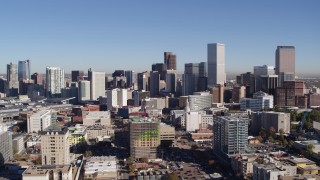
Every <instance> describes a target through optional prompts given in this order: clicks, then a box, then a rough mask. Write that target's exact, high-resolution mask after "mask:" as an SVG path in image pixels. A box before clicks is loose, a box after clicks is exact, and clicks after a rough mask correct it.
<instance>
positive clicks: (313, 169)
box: [288, 157, 320, 175]
mask: <svg viewBox="0 0 320 180" xmlns="http://www.w3.org/2000/svg"><path fill="white" fill-rule="evenodd" d="M288 162H289V163H290V164H291V165H293V166H296V167H297V168H298V171H297V172H298V174H302V175H305V174H319V170H320V167H319V166H317V165H316V163H315V162H314V161H311V160H309V159H307V158H295V157H292V158H290V159H288Z"/></svg>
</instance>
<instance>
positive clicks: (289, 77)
mask: <svg viewBox="0 0 320 180" xmlns="http://www.w3.org/2000/svg"><path fill="white" fill-rule="evenodd" d="M295 61H296V60H295V47H294V46H278V47H277V50H276V68H275V70H276V74H277V75H278V77H279V86H282V83H283V81H293V80H295V72H296V70H295V64H296V63H295Z"/></svg>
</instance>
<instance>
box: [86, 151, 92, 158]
mask: <svg viewBox="0 0 320 180" xmlns="http://www.w3.org/2000/svg"><path fill="white" fill-rule="evenodd" d="M90 156H92V152H91V151H90V150H87V151H85V152H84V157H90Z"/></svg>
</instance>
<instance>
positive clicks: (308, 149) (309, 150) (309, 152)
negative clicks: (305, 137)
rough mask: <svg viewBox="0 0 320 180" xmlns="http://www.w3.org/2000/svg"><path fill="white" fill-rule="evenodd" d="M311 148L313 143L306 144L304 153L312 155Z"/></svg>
mask: <svg viewBox="0 0 320 180" xmlns="http://www.w3.org/2000/svg"><path fill="white" fill-rule="evenodd" d="M313 148H314V145H313V144H308V145H307V150H306V154H307V156H309V157H310V156H312V154H313Z"/></svg>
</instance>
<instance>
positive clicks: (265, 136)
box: [259, 128, 267, 139]
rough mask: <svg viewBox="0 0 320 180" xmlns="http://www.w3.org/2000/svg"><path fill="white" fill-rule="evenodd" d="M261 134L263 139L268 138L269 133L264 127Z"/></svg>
mask: <svg viewBox="0 0 320 180" xmlns="http://www.w3.org/2000/svg"><path fill="white" fill-rule="evenodd" d="M259 136H260V137H262V139H266V138H267V133H266V130H265V129H264V128H261V129H260V131H259Z"/></svg>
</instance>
